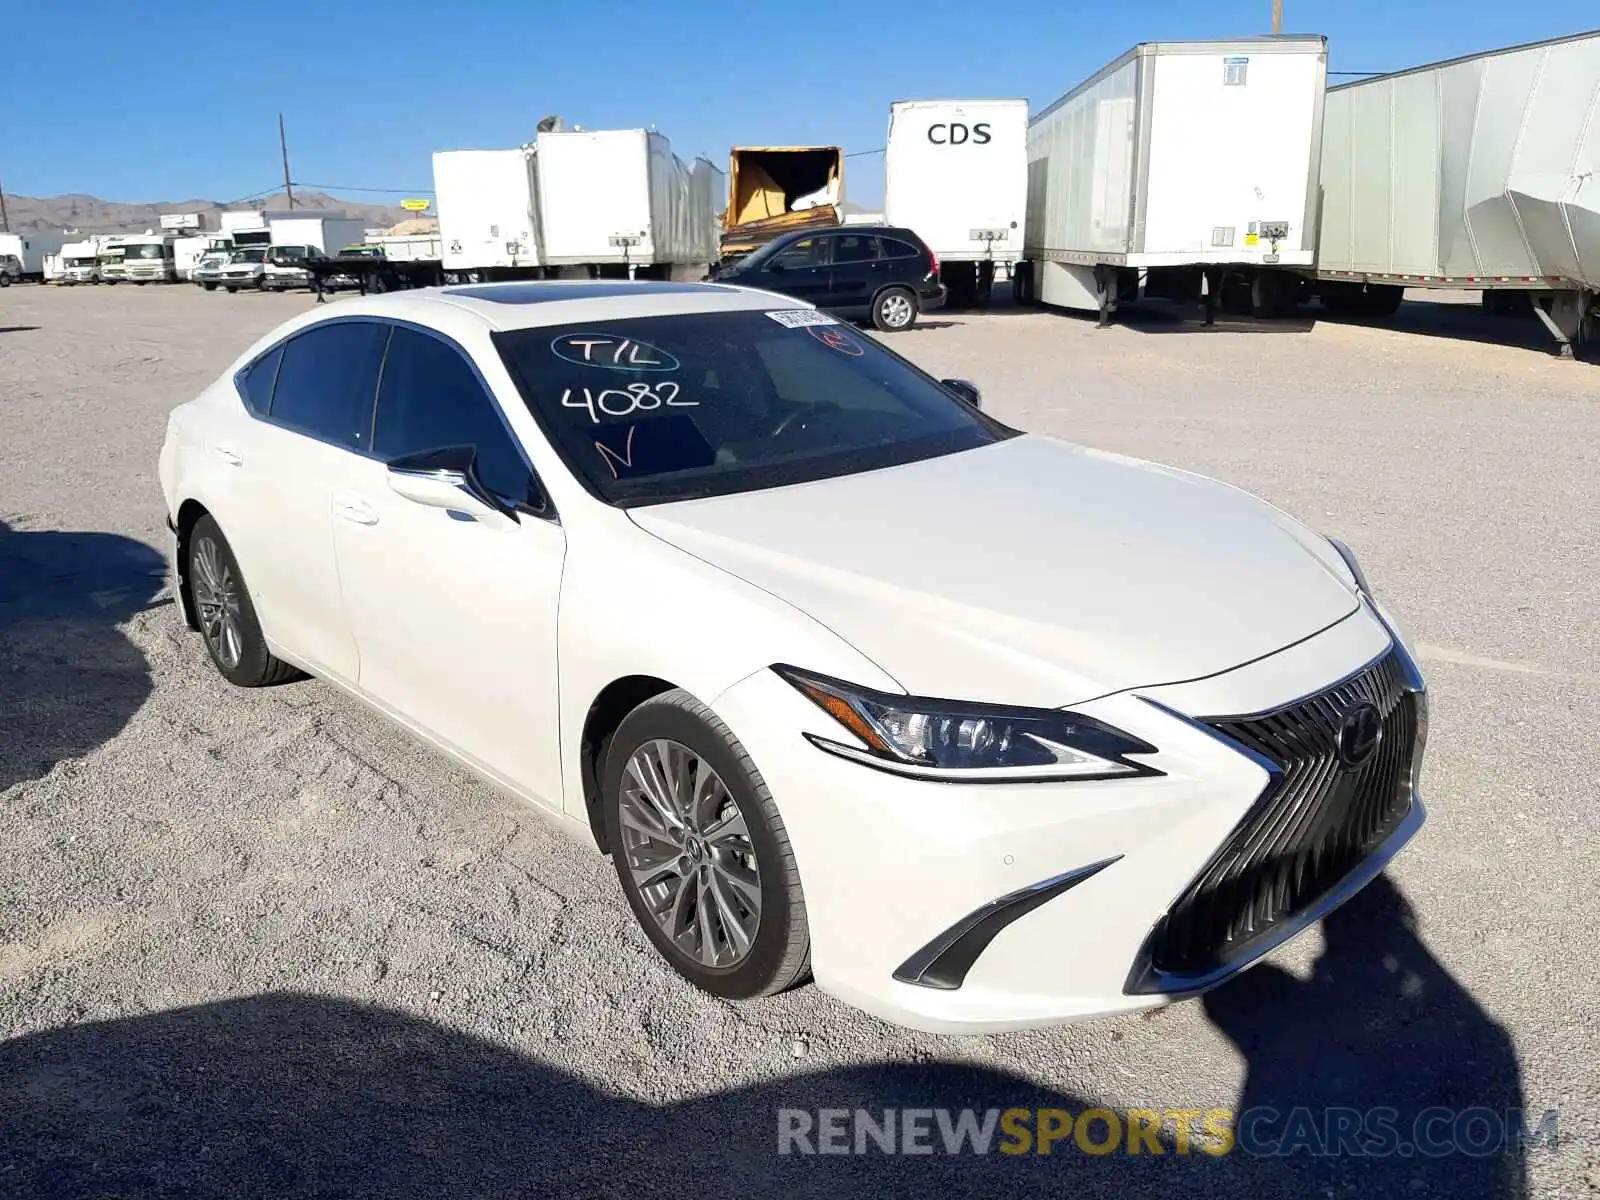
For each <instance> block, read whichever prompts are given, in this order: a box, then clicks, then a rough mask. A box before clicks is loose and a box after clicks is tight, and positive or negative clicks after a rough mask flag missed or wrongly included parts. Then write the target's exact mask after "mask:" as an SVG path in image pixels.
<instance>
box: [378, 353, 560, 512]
mask: <svg viewBox="0 0 1600 1200" xmlns="http://www.w3.org/2000/svg"><path fill="white" fill-rule="evenodd" d="M372 444H373V449H374V452H375V453H376V454H377V455H378V456H379V457H380V458H385V459H388V458H398V457H400V456H401V455H404V454H417V453H420V452H421V451H423V450H438V449H442V448H443V447H445V446H476V447H477V450H478V460H477V470H478V478H479V480H480V481H481V482H482V483H483V486H484V487H486V488H488V489H489V490H490V491H491V492H494V493H495V494H496V495H498V496H501V497H504V498H505V499H507V500H512V501H518V502H521V503H524V504H530V505H532V506H533V507H535V508H537V507H538V498H537V492H536V490H535V489H534V488H533V486H532V485H533V473H532V472H531V471H530V470H529V469H528V464H527V463H526V462H525V461H524V460H523V457H522V454H521V452H520V451H519V450H518V449H517V446H516V443H515V442H514V441H513V440H512V437H511V432H510V430H508V429H507V428H506V425H505V422H504V421H503V420H502V419H501V417H500V410H499V407H498V406H497V405H496V404H495V401H494V397H493V396H491V395H490V394H489V392H488V391H487V389H486V388H485V387H484V385H483V382H482V381H481V380H480V379H479V378H478V374H477V372H476V371H474V370H473V369H472V367H471V365H470V364H469V363H468V362H467V360H466V358H464V357H463V356H462V353H461V351H459V350H457V349H456V348H455V347H454V346H452V345H450V344H449V343H447V342H444V341H441V340H440V339H439V338H436V337H430V336H429V335H427V334H425V333H418V332H417V331H416V330H413V329H404V328H399V327H397V328H396V329H395V331H394V334H393V338H392V340H391V341H390V343H389V353H388V356H387V357H386V358H385V359H384V363H383V381H382V383H381V384H380V385H379V388H378V413H377V421H376V424H375V426H374V428H373V442H372Z"/></svg>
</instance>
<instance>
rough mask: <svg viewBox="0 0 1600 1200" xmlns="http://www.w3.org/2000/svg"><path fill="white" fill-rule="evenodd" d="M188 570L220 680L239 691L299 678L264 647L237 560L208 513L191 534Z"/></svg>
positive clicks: (259, 627)
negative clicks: (235, 685)
mask: <svg viewBox="0 0 1600 1200" xmlns="http://www.w3.org/2000/svg"><path fill="white" fill-rule="evenodd" d="M188 568H189V570H188V577H189V594H190V596H191V597H193V599H194V610H195V616H196V617H197V618H198V619H199V622H200V634H201V636H202V637H204V638H205V643H206V650H207V652H208V653H209V654H210V655H211V661H212V663H214V664H215V665H216V668H217V670H218V671H219V672H220V673H221V675H222V677H223V678H224V679H226V680H227V681H228V682H229V683H232V684H237V685H238V686H239V687H262V686H265V685H267V684H273V683H282V682H284V681H285V680H288V679H294V678H296V677H297V676H298V675H299V674H300V672H299V671H297V670H296V669H295V668H294V667H292V666H290V665H289V664H288V663H286V662H284V661H283V660H282V659H279V658H275V657H273V654H272V652H271V651H270V650H268V649H267V639H266V638H265V637H263V636H262V633H261V623H260V622H259V621H258V620H257V619H256V606H255V604H254V602H253V601H252V600H251V599H250V590H249V588H247V587H246V586H245V582H244V575H243V573H242V572H241V571H240V570H239V560H238V559H236V558H234V556H233V548H232V547H231V546H229V545H228V539H227V538H225V537H223V536H222V530H221V529H220V528H218V527H217V523H216V521H214V520H213V519H212V518H211V515H210V514H209V513H207V514H206V515H205V516H203V517H201V518H200V519H199V520H198V521H196V522H195V526H194V529H193V530H192V531H190V534H189V561H188Z"/></svg>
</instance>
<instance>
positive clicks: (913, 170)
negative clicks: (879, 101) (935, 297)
mask: <svg viewBox="0 0 1600 1200" xmlns="http://www.w3.org/2000/svg"><path fill="white" fill-rule="evenodd" d="M885 146H886V149H885V151H884V176H885V188H884V202H883V203H884V220H886V221H887V222H888V223H889V224H890V225H898V226H901V227H903V228H906V229H911V230H915V231H916V233H917V235H918V236H919V237H921V238H922V240H923V241H924V242H926V243H927V244H928V248H929V249H930V250H932V251H933V253H934V254H935V256H937V258H938V259H939V263H940V267H941V270H940V276H939V277H940V279H941V280H943V281H944V285H945V287H946V288H948V289H949V293H950V303H951V304H953V305H961V306H967V305H972V304H985V305H986V304H988V302H989V293H990V289H991V288H992V287H993V285H994V280H995V274H996V272H997V271H1001V272H1005V271H1008V270H1009V268H1010V265H1011V264H1012V263H1014V262H1016V261H1017V259H1019V258H1020V257H1021V256H1022V223H1023V212H1024V209H1025V207H1026V204H1027V199H1028V102H1027V101H1026V100H897V101H895V103H893V104H891V105H890V106H889V139H888V141H887V142H886V143H885ZM845 220H846V221H847V222H848V221H849V218H848V217H846V218H845Z"/></svg>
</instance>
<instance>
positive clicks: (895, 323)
mask: <svg viewBox="0 0 1600 1200" xmlns="http://www.w3.org/2000/svg"><path fill="white" fill-rule="evenodd" d="M712 278H713V279H716V280H719V281H724V282H727V283H738V284H743V285H744V286H746V287H758V288H764V289H766V290H767V291H769V292H781V293H783V294H784V295H785V296H793V297H794V298H795V299H797V300H805V301H808V302H809V303H812V304H815V305H816V306H817V307H818V308H825V309H827V310H828V311H829V312H832V313H836V314H838V315H839V316H841V317H851V318H854V319H859V320H870V321H871V322H872V324H873V325H875V326H876V327H877V328H879V329H883V330H887V331H889V332H897V331H899V330H902V329H910V328H911V327H912V326H913V325H914V324H916V321H917V314H918V313H923V312H927V311H928V310H930V309H934V308H938V307H939V306H940V305H941V304H943V303H944V298H945V288H944V284H943V283H941V282H940V281H939V260H938V258H936V257H935V256H934V253H933V251H932V250H929V249H928V247H927V244H926V243H925V242H923V240H922V239H921V238H919V237H918V236H917V235H916V234H915V233H913V232H911V230H909V229H899V228H895V227H894V226H890V225H839V226H833V227H830V228H827V229H809V230H802V231H799V232H796V233H788V234H785V235H784V236H782V237H779V238H774V239H773V240H772V241H770V242H768V243H767V244H766V245H765V246H762V247H761V248H760V249H759V250H757V251H756V252H755V253H754V254H751V255H749V256H748V257H746V258H742V259H739V260H738V261H737V262H734V263H730V264H727V265H725V266H723V267H722V268H720V269H719V270H718V271H717V272H716V274H715V275H713V276H712Z"/></svg>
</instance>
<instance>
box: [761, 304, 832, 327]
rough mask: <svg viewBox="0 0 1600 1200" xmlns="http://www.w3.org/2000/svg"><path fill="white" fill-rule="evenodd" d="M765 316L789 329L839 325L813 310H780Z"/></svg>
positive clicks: (822, 313) (830, 318) (826, 315)
mask: <svg viewBox="0 0 1600 1200" xmlns="http://www.w3.org/2000/svg"><path fill="white" fill-rule="evenodd" d="M767 316H769V317H771V318H772V319H773V320H774V321H776V322H777V323H778V324H779V325H784V326H787V327H788V328H790V329H804V328H805V327H806V326H807V325H837V324H838V323H839V322H838V321H836V320H834V319H833V318H832V317H830V316H829V315H828V314H827V313H825V312H818V311H817V310H816V309H814V308H780V309H778V310H777V311H776V312H769V313H768V314H767Z"/></svg>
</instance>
